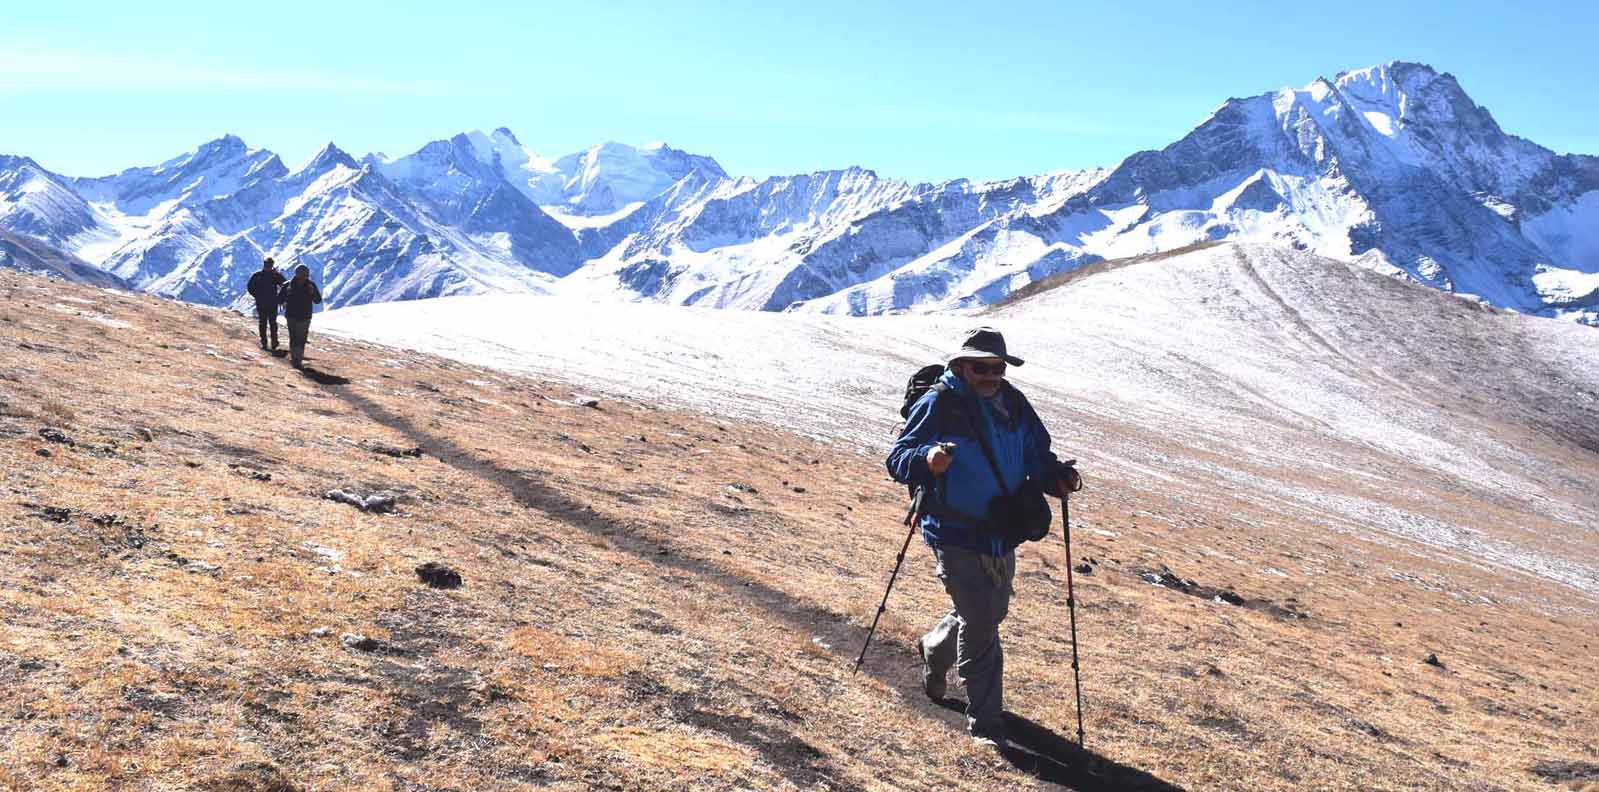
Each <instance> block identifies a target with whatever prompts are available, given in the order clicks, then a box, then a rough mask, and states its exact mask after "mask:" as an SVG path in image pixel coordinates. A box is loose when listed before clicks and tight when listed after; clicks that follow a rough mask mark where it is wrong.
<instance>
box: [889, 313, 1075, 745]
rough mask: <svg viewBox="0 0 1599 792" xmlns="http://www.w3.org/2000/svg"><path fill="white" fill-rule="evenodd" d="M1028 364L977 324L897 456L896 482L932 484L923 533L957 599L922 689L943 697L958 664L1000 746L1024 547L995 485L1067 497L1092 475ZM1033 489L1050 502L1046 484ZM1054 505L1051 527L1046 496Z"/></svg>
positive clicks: (911, 423)
mask: <svg viewBox="0 0 1599 792" xmlns="http://www.w3.org/2000/svg"><path fill="white" fill-rule="evenodd" d="M1020 365H1022V360H1021V358H1018V357H1015V356H1013V355H1010V354H1007V353H1006V350H1005V337H1004V336H1003V335H1001V334H1000V333H999V331H997V330H994V329H992V328H987V327H980V328H978V329H976V330H973V331H971V332H970V333H969V334H968V335H967V337H966V340H965V342H964V343H963V344H962V345H961V347H960V349H958V350H957V351H955V352H954V353H952V354H951V356H950V358H949V366H948V368H946V369H945V371H944V373H943V375H942V376H941V377H940V379H939V383H938V384H937V385H935V386H933V387H932V388H930V389H929V390H928V391H927V392H926V393H925V394H923V395H922V397H921V398H920V399H919V400H917V401H916V402H915V404H914V405H913V406H912V407H911V408H910V412H909V413H908V414H907V416H906V422H905V429H904V431H903V432H902V433H901V434H900V437H899V439H898V440H897V441H895V443H894V446H893V448H892V449H890V451H889V453H888V460H887V465H888V471H889V474H890V475H892V476H893V477H894V479H895V480H896V481H899V482H900V483H902V484H908V485H911V486H912V487H923V488H925V489H926V492H927V497H926V498H925V499H924V500H925V503H926V504H928V505H926V506H924V508H923V511H922V517H921V523H920V527H921V531H922V538H923V539H924V540H926V542H927V544H928V546H929V547H931V548H932V551H933V557H934V560H935V561H936V563H937V567H936V573H937V575H938V577H939V578H940V579H941V580H942V581H943V582H944V590H945V591H946V592H948V593H949V596H950V599H951V600H953V602H954V608H953V609H952V610H950V612H949V613H948V614H947V615H946V616H944V618H943V619H942V620H941V621H939V623H938V624H937V625H936V626H934V627H933V629H932V630H931V631H930V632H928V633H927V634H926V635H924V636H922V637H921V638H920V639H919V640H918V641H917V642H916V648H917V651H918V653H919V654H920V655H921V658H922V691H923V692H924V693H926V694H927V696H928V697H929V698H931V699H933V700H935V701H937V700H941V699H943V697H944V693H945V690H946V681H945V677H946V675H947V674H948V673H949V669H950V668H951V667H954V668H955V669H956V671H957V672H958V675H959V677H960V680H961V682H962V683H963V684H964V685H965V686H966V698H967V705H966V724H967V729H968V730H969V731H970V732H971V735H972V738H973V739H974V740H976V741H977V742H978V743H979V744H982V745H986V746H990V747H994V746H1003V745H1004V744H1005V726H1004V720H1003V716H1002V713H1003V711H1004V681H1003V676H1004V669H1005V655H1004V651H1003V649H1002V648H1001V646H1000V641H999V623H1000V622H1001V621H1004V619H1005V614H1006V612H1007V611H1008V609H1009V606H1010V596H1011V593H1012V587H1011V583H1012V581H1013V579H1014V577H1015V574H1016V554H1015V550H1016V545H1017V544H1020V542H1021V541H1022V539H1020V538H1017V537H1016V536H1015V533H1016V532H1015V531H1014V530H1008V529H1009V528H1010V527H1011V526H1009V525H1001V524H996V522H995V519H996V517H1000V516H1001V515H995V514H994V513H993V509H991V506H996V501H995V499H996V496H1004V497H1006V498H1009V497H1011V496H1012V495H1013V494H1016V493H1019V492H1021V491H1023V490H1024V488H1025V487H1027V486H1033V487H1036V488H1037V490H1042V491H1043V492H1044V493H1047V494H1049V495H1052V496H1054V497H1057V498H1058V497H1060V496H1061V494H1062V493H1063V492H1069V491H1074V490H1075V489H1077V488H1078V487H1079V486H1080V485H1081V481H1080V479H1079V478H1078V477H1077V473H1076V471H1075V470H1074V469H1073V468H1072V467H1071V466H1070V465H1063V464H1061V463H1060V462H1059V461H1058V460H1057V459H1056V458H1055V455H1054V454H1053V453H1052V452H1051V451H1050V448H1049V444H1050V438H1049V431H1048V430H1046V429H1045V428H1044V424H1043V422H1042V421H1040V420H1039V417H1038V413H1036V412H1034V410H1033V408H1032V405H1030V404H1028V402H1027V399H1026V397H1024V396H1022V393H1021V391H1019V390H1017V389H1016V388H1015V387H1014V386H1012V385H1011V384H1010V383H1008V382H1006V381H1005V369H1006V366H1020ZM974 432H981V433H982V435H981V437H978V436H977V435H975V434H974ZM985 446H986V447H985ZM1001 479H1003V481H1001ZM1017 497H1020V496H1019V495H1018V496H1017ZM1032 497H1033V498H1035V499H1036V500H1037V501H1038V502H1039V503H1042V501H1043V499H1042V497H1041V496H1040V495H1038V494H1037V491H1034V492H1033V494H1032ZM1043 508H1044V510H1045V512H1044V517H1043V519H1044V521H1045V522H1044V526H1043V530H1044V531H1047V530H1048V519H1049V518H1048V516H1047V515H1048V506H1047V504H1044V505H1043ZM1005 514H1007V515H1008V514H1010V512H1009V511H1007V512H1005ZM1029 538H1037V537H1029Z"/></svg>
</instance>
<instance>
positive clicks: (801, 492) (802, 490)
mask: <svg viewBox="0 0 1599 792" xmlns="http://www.w3.org/2000/svg"><path fill="white" fill-rule="evenodd" d="M790 489H792V490H794V491H795V492H797V493H799V494H801V495H804V494H805V488H804V487H791V488H790Z"/></svg>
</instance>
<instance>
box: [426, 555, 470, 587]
mask: <svg viewBox="0 0 1599 792" xmlns="http://www.w3.org/2000/svg"><path fill="white" fill-rule="evenodd" d="M416 576H417V577H419V578H421V579H422V582H423V583H426V584H428V586H430V587H432V588H436V589H454V588H460V587H461V573H459V572H456V571H455V570H453V569H451V568H449V567H447V566H445V565H443V564H440V563H439V562H437V561H429V562H427V563H425V564H423V565H421V566H419V567H417V568H416Z"/></svg>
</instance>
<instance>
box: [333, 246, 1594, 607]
mask: <svg viewBox="0 0 1599 792" xmlns="http://www.w3.org/2000/svg"><path fill="white" fill-rule="evenodd" d="M1063 280H1064V283H1060V284H1058V285H1054V287H1053V288H1049V289H1046V290H1043V291H1041V292H1040V293H1037V294H1033V295H1031V296H1027V297H1025V298H1023V299H1019V300H1016V301H1014V302H1012V303H1009V304H1006V305H1002V306H999V307H997V308H994V309H992V310H991V311H989V312H987V313H984V314H980V315H975V316H967V315H948V314H930V315H901V316H881V317H847V316H835V315H817V314H807V313H770V312H728V311H714V310H709V309H696V308H680V307H673V306H664V305H652V304H626V303H593V302H589V301H586V300H577V299H571V298H564V297H559V296H529V295H495V296H478V297H459V298H450V299H441V300H427V301H417V302H409V303H395V304H384V305H367V306H359V307H351V308H346V309H342V310H337V311H333V312H329V313H327V314H324V315H322V316H320V317H318V319H317V320H316V324H315V330H316V331H317V332H328V333H333V334H337V335H340V336H345V337H350V338H359V339H364V340H368V341H373V342H377V343H380V344H386V345H392V346H397V347H404V348H408V349H416V350H422V351H427V352H433V353H437V354H441V355H444V356H447V357H453V358H456V359H458V360H461V361H464V362H469V363H474V364H481V365H487V366H492V367H496V368H500V369H504V370H509V371H517V372H525V373H529V374H534V375H537V376H538V377H541V378H548V379H553V380H557V381H563V382H569V383H572V384H574V385H576V386H579V387H582V388H591V389H594V390H595V391H596V393H604V392H610V393H618V394H626V395H629V396H635V397H644V398H648V399H652V400H656V401H659V402H662V403H666V404H673V405H684V406H688V407H692V408H695V409H699V410H704V411H706V412H710V413H713V414H716V415H721V416H724V417H726V418H727V419H730V420H755V421H761V422H766V423H770V424H774V425H778V426H782V427H786V428H790V429H793V430H797V431H800V432H804V433H807V434H810V435H813V436H818V437H824V438H830V439H833V440H835V441H837V442H840V443H845V444H848V445H850V446H853V447H857V448H860V449H862V450H863V451H864V452H866V453H872V454H876V453H881V452H882V450H883V449H884V448H885V447H886V445H887V443H888V441H889V440H890V439H891V437H892V436H893V432H894V429H895V423H894V421H895V420H896V419H897V415H896V414H895V411H896V409H897V407H898V403H899V398H900V394H901V392H902V388H903V386H904V381H905V379H906V377H908V375H909V373H910V372H911V371H914V370H915V369H916V368H917V367H918V366H920V365H922V364H925V363H928V362H934V361H938V360H941V359H943V356H944V353H945V351H946V350H947V349H948V348H949V347H950V345H951V343H952V342H953V341H954V340H955V339H958V338H959V337H960V333H961V331H962V330H964V329H966V328H968V327H970V326H972V325H974V324H991V325H994V326H996V327H999V328H1000V329H1001V330H1002V331H1003V332H1005V334H1006V336H1007V338H1008V339H1009V341H1010V343H1011V346H1012V350H1013V351H1014V352H1015V353H1016V354H1018V355H1020V356H1022V357H1023V358H1025V359H1026V360H1027V363H1026V365H1024V366H1022V367H1020V368H1018V369H1015V370H1013V372H1012V379H1013V381H1015V382H1016V383H1017V384H1018V385H1019V386H1020V387H1022V388H1023V389H1024V390H1025V391H1026V392H1027V393H1028V395H1029V396H1030V398H1031V399H1032V400H1033V402H1034V403H1035V404H1036V405H1037V406H1038V408H1039V409H1040V412H1041V413H1042V414H1043V415H1044V417H1045V419H1046V422H1047V423H1048V424H1049V426H1050V427H1051V429H1052V431H1053V432H1054V434H1055V437H1056V443H1057V447H1058V448H1059V450H1060V451H1061V452H1062V453H1063V455H1065V456H1075V457H1078V458H1079V459H1081V460H1082V462H1083V465H1084V467H1085V470H1086V471H1087V472H1088V475H1089V476H1090V479H1092V477H1096V476H1098V477H1115V478H1117V479H1118V480H1122V481H1129V482H1134V483H1136V485H1137V487H1138V488H1140V489H1141V490H1143V491H1145V492H1147V493H1150V495H1151V497H1162V498H1173V499H1176V500H1179V501H1182V502H1204V503H1225V502H1227V501H1228V500H1229V499H1243V500H1245V501H1248V502H1250V503H1251V504H1254V505H1256V506H1262V505H1264V506H1267V507H1269V509H1270V510H1271V511H1274V512H1291V513H1293V514H1295V515H1298V516H1300V517H1301V518H1305V517H1307V516H1308V517H1309V518H1310V519H1311V521H1312V522H1315V523H1317V524H1320V525H1322V526H1324V528H1325V530H1326V531H1327V532H1328V533H1329V534H1335V533H1339V532H1357V533H1360V534H1361V535H1363V536H1368V537H1369V536H1371V535H1378V536H1386V537H1388V538H1389V539H1390V540H1391V541H1394V542H1396V543H1399V544H1400V545H1402V546H1413V547H1416V548H1418V550H1417V552H1428V553H1431V552H1442V553H1446V554H1449V555H1450V556H1451V557H1454V558H1456V559H1465V560H1468V561H1470V562H1471V563H1475V564H1489V565H1492V566H1494V567H1500V568H1504V569H1508V570H1515V571H1517V572H1520V573H1525V574H1530V575H1536V576H1540V577H1543V578H1546V579H1549V580H1553V581H1558V582H1560V583H1562V584H1565V585H1568V586H1571V587H1574V588H1576V589H1578V590H1581V591H1585V592H1587V593H1588V594H1590V595H1593V596H1595V597H1599V554H1596V552H1595V550H1594V544H1593V528H1594V526H1595V525H1599V495H1596V494H1595V493H1596V492H1599V488H1596V487H1595V486H1594V482H1596V481H1599V352H1596V351H1595V350H1596V346H1595V344H1594V342H1593V338H1592V336H1593V333H1594V330H1592V329H1590V328H1586V327H1581V326H1578V325H1576V324H1571V323H1565V322H1549V321H1545V320H1540V319H1536V318H1531V317H1524V316H1517V315H1515V314H1512V313H1507V312H1502V311H1496V310H1493V309H1488V308H1484V307H1482V306H1480V305H1479V304H1477V303H1474V302H1472V301H1469V300H1464V299H1460V298H1456V297H1452V296H1448V295H1444V294H1441V293H1438V292H1436V291H1434V290H1430V289H1425V288H1421V287H1419V286H1416V285H1414V284H1408V283H1404V282H1401V281H1399V280H1395V279H1392V278H1389V277H1385V276H1381V275H1378V274H1375V273H1373V272H1371V271H1370V270H1368V269H1366V268H1363V267H1360V266H1357V265H1353V264H1350V263H1348V262H1343V261H1339V260H1336V259H1331V258H1326V257H1321V256H1316V255H1314V254H1309V253H1304V252H1298V251H1294V250H1292V249H1288V248H1281V247H1271V246H1260V245H1246V244H1222V245H1214V246H1208V247H1205V246H1202V247H1200V248H1197V249H1190V250H1187V251H1183V252H1181V253H1179V254H1177V255H1173V256H1164V257H1162V256H1155V257H1149V258H1147V259H1144V260H1130V261H1115V262H1105V263H1101V264H1097V265H1094V266H1092V267H1087V268H1084V269H1083V270H1081V271H1078V272H1075V273H1073V274H1072V275H1071V276H1069V277H1067V278H1064V279H1063ZM376 354H381V352H378V353H376ZM618 431H624V429H623V428H622V427H619V428H618ZM1484 502H1486V503H1491V504H1493V505H1494V508H1495V509H1496V510H1498V512H1499V513H1498V514H1497V515H1496V518H1495V519H1492V520H1484V519H1483V515H1482V514H1481V513H1480V511H1479V509H1480V504H1481V503H1484ZM1236 528H1237V530H1244V531H1247V530H1249V526H1247V525H1239V526H1236ZM1423 549H1424V550H1423Z"/></svg>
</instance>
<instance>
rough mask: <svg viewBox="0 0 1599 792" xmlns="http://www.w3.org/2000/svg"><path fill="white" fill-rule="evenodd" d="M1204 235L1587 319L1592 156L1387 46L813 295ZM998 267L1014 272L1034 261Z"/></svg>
mask: <svg viewBox="0 0 1599 792" xmlns="http://www.w3.org/2000/svg"><path fill="white" fill-rule="evenodd" d="M1211 239H1241V240H1251V241H1262V242H1272V243H1277V244H1283V245H1288V246H1291V247H1294V248H1297V249H1302V250H1311V251H1314V252H1316V253H1320V254H1322V255H1327V256H1333V257H1336V258H1343V259H1346V260H1360V261H1362V262H1364V263H1366V264H1368V265H1370V266H1372V267H1374V268H1378V269H1380V270H1382V271H1385V272H1388V273H1390V274H1394V275H1398V276H1401V277H1405V278H1407V279H1411V280H1415V281H1417V282H1420V283H1425V284H1428V285H1431V286H1434V287H1437V288H1441V289H1445V290H1448V291H1453V292H1457V293H1460V294H1465V295H1472V296H1476V297H1478V298H1481V299H1483V300H1485V301H1487V302H1489V303H1492V304H1494V305H1498V306H1501V307H1507V308H1513V309H1516V310H1521V311H1527V312H1536V313H1546V314H1551V315H1562V314H1571V315H1573V316H1575V317H1576V318H1579V319H1586V320H1587V321H1589V322H1594V321H1596V319H1599V312H1596V311H1595V310H1594V309H1595V308H1599V158H1596V157H1590V156H1578V155H1556V154H1554V153H1553V152H1551V151H1549V150H1547V149H1544V148H1542V147H1540V146H1537V145H1535V144H1533V143H1530V142H1528V141H1526V140H1523V139H1521V138H1517V137H1514V136H1511V135H1507V134H1505V133H1504V132H1503V131H1502V130H1501V129H1500V128H1499V126H1498V124H1496V123H1495V122H1494V120H1493V118H1492V116H1490V115H1489V113H1488V111H1487V110H1485V109H1483V108H1481V107H1478V106H1477V105H1475V104H1474V103H1472V101H1471V100H1470V98H1468V97H1467V96H1466V94H1465V93H1464V91H1462V90H1461V88H1460V86H1459V85H1458V84H1457V83H1456V81H1455V79H1454V78H1453V77H1451V76H1449V75H1447V74H1439V73H1438V72H1436V71H1434V70H1433V69H1431V68H1430V67H1427V66H1422V65H1417V64H1408V63H1391V64H1388V65H1386V66H1378V67H1373V68H1370V69H1363V70H1360V71H1354V72H1346V73H1343V74H1340V75H1338V77H1337V78H1336V79H1335V80H1326V79H1318V80H1316V81H1315V82H1313V83H1311V84H1310V85H1309V86H1307V87H1305V88H1303V89H1283V90H1281V91H1276V92H1273V93H1267V94H1262V95H1260V96H1256V97H1253V98H1249V99H1229V100H1228V101H1227V102H1225V103H1223V104H1222V106H1221V107H1219V108H1218V109H1217V110H1216V111H1215V112H1214V113H1212V114H1211V116H1210V117H1209V118H1208V119H1206V120H1205V121H1204V122H1203V123H1201V124H1200V125H1199V127H1198V128H1196V129H1195V130H1194V131H1193V132H1192V133H1190V134H1189V135H1188V136H1186V137H1184V138H1183V139H1182V140H1180V141H1178V142H1176V143H1174V144H1172V145H1171V146H1168V147H1166V148H1165V149H1163V150H1161V151H1146V152H1140V153H1138V154H1134V155H1133V156H1131V157H1129V158H1128V159H1127V160H1126V161H1124V162H1122V163H1121V164H1120V165H1119V166H1117V167H1116V168H1115V169H1113V170H1112V171H1111V172H1110V173H1109V174H1108V175H1106V176H1105V177H1104V178H1103V179H1101V180H1099V181H1098V182H1097V183H1095V184H1093V185H1092V186H1091V187H1090V188H1088V189H1086V190H1083V191H1081V192H1080V193H1078V194H1075V195H1072V196H1071V197H1070V198H1069V199H1068V200H1066V201H1064V202H1063V203H1062V204H1061V205H1060V206H1059V207H1057V208H1054V209H1051V210H1049V211H1045V212H1038V211H1034V210H1031V209H1029V210H1025V211H1022V212H1017V213H1012V214H1009V215H1006V216H1003V217H1001V218H998V219H997V220H995V221H994V222H993V223H992V224H991V225H989V226H987V227H984V228H974V229H973V233H972V235H971V237H970V239H969V240H963V241H962V242H961V243H960V244H958V245H954V246H950V247H947V248H944V249H940V250H939V251H937V252H936V253H935V254H933V255H930V256H928V257H925V258H922V259H919V260H917V261H914V262H911V263H909V264H907V265H906V266H904V267H901V268H900V269H898V270H896V271H894V272H892V273H889V274H888V275H887V276H886V277H884V278H881V279H879V280H878V281H876V282H873V283H868V284H862V285H860V286H858V287H856V288H854V289H850V290H847V291H845V292H843V293H840V294H835V295H832V296H830V297H829V298H828V299H827V300H825V301H822V302H821V303H819V304H816V305H813V306H810V307H814V308H817V309H820V310H826V311H847V312H851V313H878V312H882V311H887V310H894V309H902V308H914V307H918V306H923V305H926V304H928V303H932V304H934V305H937V306H940V307H941V306H943V305H947V304H949V303H950V300H949V298H947V297H944V296H943V291H942V290H943V286H942V284H944V283H948V282H950V281H952V280H957V281H958V280H960V279H963V278H964V279H965V280H964V281H963V282H964V284H965V286H964V287H963V288H961V289H958V290H956V292H955V293H956V294H957V304H958V302H959V301H960V300H962V299H964V300H966V301H969V302H970V301H975V302H982V303H987V302H991V301H992V300H993V299H995V298H997V297H998V296H1002V294H1003V293H1004V292H1005V291H1007V290H1008V289H1006V288H1001V287H1000V286H1001V284H998V283H997V282H996V281H995V280H994V279H993V278H992V276H991V274H990V273H989V272H985V267H986V268H994V267H996V266H997V268H998V269H1000V270H1001V271H1004V272H1009V273H1020V272H1021V271H1023V270H1024V269H1027V268H1032V269H1035V270H1037V271H1039V272H1042V271H1046V270H1049V269H1056V268H1057V267H1056V266H1055V265H1053V264H1045V265H1044V266H1039V264H1041V263H1044V262H1046V261H1047V259H1049V258H1050V257H1060V256H1070V257H1073V258H1074V259H1075V262H1083V261H1092V260H1095V259H1098V258H1120V257H1125V256H1132V255H1139V254H1145V253H1153V252H1158V251H1162V250H1171V249H1175V248H1178V247H1183V246H1186V245H1189V244H1192V243H1194V242H1199V241H1204V240H1211ZM979 273H982V274H979ZM1011 277H1012V278H1013V280H1012V281H1011V282H1010V283H1009V284H1006V285H1008V286H1009V287H1012V288H1014V287H1016V286H1019V285H1020V284H1019V283H1017V282H1016V281H1017V280H1030V279H1036V277H1037V275H1036V274H1030V277H1027V278H1025V279H1024V278H1018V277H1017V276H1016V275H1015V274H1013V275H1012V276H1011ZM980 284H982V285H980ZM989 284H992V285H989ZM985 285H986V288H987V291H986V292H985V291H984V287H985ZM974 286H975V287H976V288H973V287H974ZM973 297H975V298H976V299H975V300H972V298H973Z"/></svg>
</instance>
